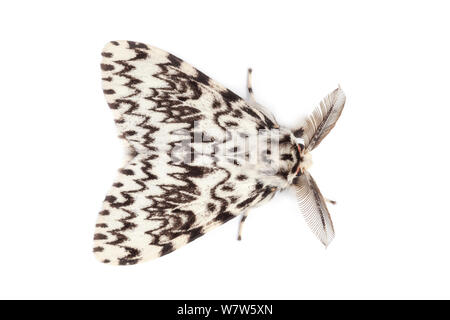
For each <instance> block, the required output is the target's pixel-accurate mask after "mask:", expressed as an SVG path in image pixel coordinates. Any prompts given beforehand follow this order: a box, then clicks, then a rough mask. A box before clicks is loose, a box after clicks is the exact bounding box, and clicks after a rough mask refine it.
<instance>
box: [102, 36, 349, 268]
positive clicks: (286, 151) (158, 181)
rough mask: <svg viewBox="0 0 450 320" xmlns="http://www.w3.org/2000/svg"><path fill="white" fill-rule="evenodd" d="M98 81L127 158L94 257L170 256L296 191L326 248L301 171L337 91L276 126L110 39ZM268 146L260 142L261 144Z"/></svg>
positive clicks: (251, 107)
mask: <svg viewBox="0 0 450 320" xmlns="http://www.w3.org/2000/svg"><path fill="white" fill-rule="evenodd" d="M101 70H102V84H103V92H104V95H105V97H106V101H107V103H108V105H109V107H110V109H111V110H112V112H113V114H114V121H115V123H116V125H117V128H118V131H119V134H120V137H121V138H123V141H124V142H125V145H126V149H127V150H128V152H127V158H126V161H125V164H124V165H123V167H122V168H121V169H120V170H119V173H118V176H117V178H116V179H115V182H114V183H113V185H112V187H111V189H110V191H109V192H108V194H107V196H106V197H105V199H104V202H103V207H102V209H101V211H100V213H99V215H98V220H97V224H96V229H95V235H94V253H95V256H96V257H97V258H98V260H100V261H101V262H104V263H108V264H113V265H131V264H136V263H139V262H143V261H147V260H150V259H154V258H157V257H160V256H162V255H165V254H168V253H170V252H172V251H174V250H176V249H178V248H180V247H181V246H183V245H185V244H186V243H188V242H190V241H193V240H195V239H197V238H198V237H200V236H202V235H203V234H205V233H206V232H208V231H209V230H211V229H212V228H214V227H217V226H219V225H221V224H223V223H225V222H227V221H229V220H230V219H232V218H234V217H237V216H241V221H240V225H239V235H238V239H241V232H242V226H243V223H244V221H245V219H246V217H247V215H248V212H249V210H250V209H251V208H253V207H255V206H257V205H261V204H262V203H264V202H266V201H268V200H270V199H271V198H272V197H273V196H274V195H275V194H276V193H277V192H280V191H282V190H285V189H287V188H294V189H295V190H296V194H297V197H298V201H299V205H300V207H301V211H302V213H303V214H304V216H305V218H306V221H307V224H308V225H309V226H310V227H311V229H312V231H313V232H314V233H315V235H316V236H317V237H318V238H319V240H320V241H321V242H322V243H323V244H324V245H325V246H327V245H328V244H329V243H330V242H331V240H332V239H333V237H334V228H333V223H332V221H331V218H330V214H329V212H328V209H327V206H326V201H327V200H326V199H325V198H324V197H323V196H322V194H321V193H320V191H319V188H318V187H317V184H316V182H315V181H314V179H313V178H312V177H311V175H310V174H309V173H308V171H307V169H308V168H309V166H310V165H311V156H310V152H311V151H312V150H313V149H314V148H316V147H317V146H318V145H319V144H320V142H321V141H322V140H323V138H325V136H326V135H327V134H328V133H329V132H330V131H331V129H332V128H333V127H334V126H335V123H336V121H337V120H338V118H339V116H340V115H341V112H342V109H343V107H344V103H345V95H344V93H343V91H342V90H341V88H340V87H339V88H337V89H336V90H334V91H333V92H331V93H330V94H329V95H327V96H326V97H325V98H324V99H323V100H322V102H320V104H319V106H318V107H317V108H316V109H315V110H314V112H313V113H312V114H311V115H310V116H309V117H307V118H306V119H305V120H304V121H303V122H302V123H300V124H299V126H298V127H297V128H292V129H290V128H287V127H283V126H280V125H279V124H278V123H277V121H276V119H275V118H274V116H273V115H272V113H271V112H269V111H268V110H267V109H266V108H265V107H263V106H261V105H260V104H258V103H257V102H256V101H255V98H254V94H253V89H252V85H251V69H249V70H248V93H249V97H248V99H247V100H244V99H242V98H241V97H239V96H238V95H236V94H235V93H233V92H232V91H230V90H229V89H226V88H225V87H223V86H221V85H220V84H218V83H217V82H215V81H214V80H212V79H210V78H209V77H208V76H206V75H205V74H204V73H202V72H201V71H199V70H197V69H195V68H194V67H192V66H191V65H189V64H188V63H186V62H184V61H183V60H181V59H179V58H177V57H175V56H174V55H172V54H170V53H167V52H165V51H163V50H160V49H158V48H155V47H152V46H149V45H146V44H143V43H138V42H133V41H112V42H109V43H108V44H107V45H106V46H105V48H104V50H103V52H102V62H101ZM261 142H265V143H261Z"/></svg>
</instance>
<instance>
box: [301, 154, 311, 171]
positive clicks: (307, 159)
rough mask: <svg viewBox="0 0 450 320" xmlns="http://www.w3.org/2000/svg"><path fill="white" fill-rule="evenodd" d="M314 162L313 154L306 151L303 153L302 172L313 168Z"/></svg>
mask: <svg viewBox="0 0 450 320" xmlns="http://www.w3.org/2000/svg"><path fill="white" fill-rule="evenodd" d="M312 164H313V162H312V156H311V154H310V153H305V154H303V155H302V158H301V161H300V170H301V171H302V172H304V171H306V170H308V169H309V168H311V166H312Z"/></svg>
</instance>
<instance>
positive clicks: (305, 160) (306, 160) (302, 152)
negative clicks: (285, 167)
mask: <svg viewBox="0 0 450 320" xmlns="http://www.w3.org/2000/svg"><path fill="white" fill-rule="evenodd" d="M296 143H297V150H298V155H299V162H298V164H297V170H296V173H295V176H300V175H302V174H303V173H304V172H305V171H306V170H308V169H309V168H310V167H311V166H312V156H311V154H310V153H309V152H308V150H307V149H306V148H305V142H304V140H303V139H301V138H297V139H296Z"/></svg>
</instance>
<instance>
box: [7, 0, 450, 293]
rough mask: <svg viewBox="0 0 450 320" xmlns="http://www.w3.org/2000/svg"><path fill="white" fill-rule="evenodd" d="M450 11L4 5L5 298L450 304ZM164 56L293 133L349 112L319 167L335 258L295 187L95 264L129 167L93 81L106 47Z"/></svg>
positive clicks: (201, 4)
mask: <svg viewBox="0 0 450 320" xmlns="http://www.w3.org/2000/svg"><path fill="white" fill-rule="evenodd" d="M449 9H450V5H449V4H448V2H445V1H372V2H368V1H364V2H363V1H313V2H303V1H276V2H265V1H246V2H243V1H214V2H213V1H189V2H188V1H171V2H162V1H126V2H123V1H122V2H121V1H95V2H93V1H76V2H61V1H41V2H35V1H15V2H3V3H2V4H0V27H1V30H2V41H1V42H0V57H1V59H0V70H1V77H0V85H1V86H0V87H1V88H2V90H1V92H2V98H1V110H2V117H1V118H0V123H1V125H0V133H1V138H0V139H1V145H2V150H3V152H2V157H1V160H0V163H1V175H0V177H1V182H0V194H1V199H2V204H3V205H2V208H1V209H0V218H1V219H0V226H1V232H0V252H1V254H0V265H1V266H0V271H1V272H0V298H41V299H46V298H62V299H64V298H87V299H89V298H125V299H134V298H138V299H171V298H172V299H173V298H178V299H196V298H212V299H215V298H230V299H241V298H247V299H251V298H254V299H258V298H266V299H271V298H275V299H279V298H288V299H314V298H327V299H334V298H338V299H350V298H356V299H369V298H375V299H379V298H386V299H394V298H406V299H408V298H450V292H449V287H450V275H449V272H448V270H449V268H450V256H449V244H450V239H449V236H448V234H449V231H448V226H449V222H450V216H449V214H450V212H449V211H450V210H449V203H448V201H447V199H448V192H449V187H448V181H450V179H449V178H450V174H449V170H448V164H449V160H450V156H449V151H448V140H449V137H450V134H449V127H448V121H449V115H450V105H449V104H450V103H449V95H448V92H449V88H450V80H449V79H450V77H449V74H450V59H449V57H450V42H449V41H448V39H449V30H450V20H449V19H448V12H449ZM122 39H126V40H135V41H140V42H145V43H149V44H151V45H154V46H157V47H160V48H162V49H164V50H167V51H169V52H171V53H173V54H175V55H177V56H179V57H180V58H182V59H184V60H186V61H188V62H189V63H191V64H192V65H194V66H195V67H197V68H198V69H200V70H201V71H203V72H204V73H206V74H207V75H209V76H210V77H212V78H214V79H216V80H217V81H219V82H220V83H222V84H223V85H225V86H226V87H228V88H230V89H231V90H233V91H234V92H236V93H237V94H239V95H241V96H244V97H245V86H246V83H245V79H246V70H247V68H248V67H250V66H251V67H253V70H254V72H253V87H254V92H255V95H256V98H257V100H258V101H259V102H260V103H262V104H264V105H266V106H267V107H268V108H269V109H271V110H272V111H273V112H274V114H275V116H276V117H277V119H278V120H279V122H280V123H281V124H285V125H291V126H292V125H295V124H296V123H298V119H300V118H301V116H302V115H304V114H307V113H308V112H309V111H311V110H312V108H313V107H314V106H316V105H317V103H318V102H319V101H320V100H321V99H322V97H324V96H325V95H326V94H327V93H329V92H330V91H332V90H333V89H335V88H336V87H337V85H338V84H340V85H341V87H342V88H343V89H344V91H345V92H346V94H347V103H346V107H345V109H344V112H343V114H342V117H341V119H340V120H339V121H338V123H337V126H336V128H335V129H334V130H333V131H332V132H331V133H330V135H329V136H328V137H327V138H326V140H324V142H323V143H322V144H321V145H320V147H319V148H318V149H317V150H315V151H314V153H313V161H314V166H313V168H312V169H311V172H312V174H313V175H314V177H315V179H316V181H317V183H318V185H319V187H320V188H321V191H322V193H323V194H324V195H325V196H326V197H328V198H331V199H336V200H337V201H338V205H337V206H330V211H331V214H332V218H333V221H334V225H335V229H336V238H335V240H334V242H333V243H332V244H331V245H330V246H329V247H328V249H324V248H323V247H322V245H321V244H320V242H319V241H317V239H316V238H315V237H314V235H313V234H312V233H311V232H310V231H309V230H308V228H307V226H306V224H305V222H304V221H303V217H302V215H301V213H300V211H299V208H298V206H297V203H296V199H295V196H294V193H293V192H285V193H282V194H279V195H277V196H276V197H275V198H274V199H273V200H272V201H271V202H270V203H268V204H267V205H265V206H263V207H259V208H257V209H254V210H252V211H251V212H250V216H249V218H248V219H247V221H246V225H245V227H244V231H243V241H241V242H238V241H236V233H237V227H238V219H235V220H232V221H231V222H229V223H227V224H225V225H224V226H222V227H219V228H217V229H215V230H213V231H212V232H210V233H208V234H207V235H205V236H203V237H202V238H200V239H198V240H196V241H194V242H192V243H191V244H189V245H187V246H185V247H183V248H182V249H180V250H178V251H176V252H174V253H171V254H170V255H167V256H165V257H163V258H160V259H157V260H154V261H150V262H148V263H144V264H140V265H137V266H130V267H111V266H107V265H103V264H101V263H98V262H97V261H96V260H95V258H94V256H93V254H92V252H91V251H92V249H91V247H92V237H93V232H94V224H95V221H96V215H97V212H98V211H99V210H100V207H101V203H102V200H103V197H104V195H105V194H106V192H107V190H108V189H109V187H110V185H111V183H112V182H113V179H114V177H115V175H116V171H117V169H118V168H119V166H120V165H121V164H122V156H123V148H122V142H120V141H119V139H118V138H117V132H116V129H115V127H114V123H113V120H112V115H111V112H110V110H109V108H108V107H107V105H106V103H105V101H104V98H103V94H102V90H101V83H100V68H99V63H100V59H101V57H100V52H101V50H102V48H103V46H104V44H105V43H106V42H108V41H110V40H122Z"/></svg>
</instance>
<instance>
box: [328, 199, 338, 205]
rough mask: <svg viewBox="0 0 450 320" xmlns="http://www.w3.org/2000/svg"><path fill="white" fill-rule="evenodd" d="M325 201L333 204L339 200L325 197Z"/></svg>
mask: <svg viewBox="0 0 450 320" xmlns="http://www.w3.org/2000/svg"><path fill="white" fill-rule="evenodd" d="M325 201H326V202H328V203H331V204H337V202H336V201H335V200H331V199H328V198H325Z"/></svg>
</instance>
